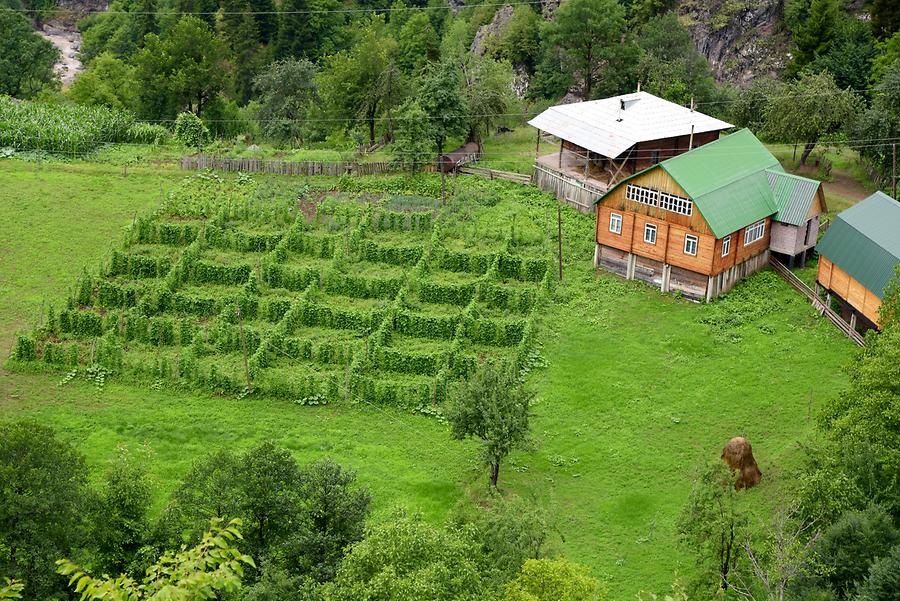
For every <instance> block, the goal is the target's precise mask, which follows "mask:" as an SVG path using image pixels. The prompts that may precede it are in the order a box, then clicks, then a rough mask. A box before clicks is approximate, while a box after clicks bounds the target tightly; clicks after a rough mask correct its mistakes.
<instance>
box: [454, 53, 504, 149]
mask: <svg viewBox="0 0 900 601" xmlns="http://www.w3.org/2000/svg"><path fill="white" fill-rule="evenodd" d="M463 72H464V81H463V98H464V99H465V106H466V108H467V110H468V115H469V124H468V128H469V132H468V135H467V139H468V140H474V141H476V142H478V143H479V146H480V144H481V141H482V140H483V139H484V138H485V137H488V136H490V135H491V134H493V132H494V126H495V124H496V123H497V122H498V121H501V120H503V118H504V116H506V115H509V114H510V113H512V112H513V110H512V109H513V107H514V106H515V100H516V99H515V94H514V93H513V91H512V84H513V78H514V74H513V71H512V67H511V66H510V64H509V63H505V62H499V61H495V60H493V59H490V58H484V57H478V56H475V55H472V56H470V57H468V59H467V61H466V65H465V67H464V69H463Z"/></svg>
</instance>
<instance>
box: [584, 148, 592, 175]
mask: <svg viewBox="0 0 900 601" xmlns="http://www.w3.org/2000/svg"><path fill="white" fill-rule="evenodd" d="M590 169H591V151H590V150H588V149H587V148H585V149H584V179H587V176H588V172H589V171H590Z"/></svg>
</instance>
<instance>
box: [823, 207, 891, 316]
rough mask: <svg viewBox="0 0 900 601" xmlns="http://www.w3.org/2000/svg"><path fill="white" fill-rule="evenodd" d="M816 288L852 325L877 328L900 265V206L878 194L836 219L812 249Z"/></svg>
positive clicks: (842, 213)
mask: <svg viewBox="0 0 900 601" xmlns="http://www.w3.org/2000/svg"><path fill="white" fill-rule="evenodd" d="M816 250H817V251H818V253H819V268H818V272H817V273H816V285H817V288H819V289H824V291H825V293H826V295H827V297H828V298H829V300H830V298H831V297H835V298H836V299H837V300H838V302H839V303H840V305H841V309H842V313H843V316H844V319H846V320H847V321H849V322H850V325H852V326H853V327H857V325H861V326H864V327H867V328H877V327H878V310H879V308H880V307H881V300H882V299H883V298H884V290H885V288H886V287H887V285H888V283H889V282H890V281H891V278H892V277H893V276H894V273H895V270H896V268H897V265H898V264H900V203H898V202H897V201H896V200H894V199H892V198H891V197H890V196H888V195H887V194H883V193H882V192H876V193H875V194H872V195H871V196H869V197H868V198H866V199H865V200H863V201H862V202H860V203H858V204H856V205H854V206H852V207H850V208H849V209H847V210H846V211H843V212H841V213H840V214H838V216H837V217H835V218H834V222H833V223H832V224H831V226H830V227H829V228H828V231H826V232H825V233H824V234H823V235H822V239H821V240H820V241H819V244H818V246H817V248H816Z"/></svg>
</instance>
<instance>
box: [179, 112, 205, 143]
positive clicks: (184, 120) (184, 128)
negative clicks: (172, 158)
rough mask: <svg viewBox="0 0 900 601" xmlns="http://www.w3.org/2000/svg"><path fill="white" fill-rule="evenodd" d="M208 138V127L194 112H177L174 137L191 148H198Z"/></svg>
mask: <svg viewBox="0 0 900 601" xmlns="http://www.w3.org/2000/svg"><path fill="white" fill-rule="evenodd" d="M208 138H209V129H207V127H206V125H205V124H204V123H203V121H201V120H200V117H198V116H197V115H195V114H194V113H179V114H178V118H177V119H175V139H176V140H178V141H179V142H181V143H182V144H184V145H185V146H191V147H193V148H197V149H200V148H202V147H203V143H204V142H206V140H207V139H208Z"/></svg>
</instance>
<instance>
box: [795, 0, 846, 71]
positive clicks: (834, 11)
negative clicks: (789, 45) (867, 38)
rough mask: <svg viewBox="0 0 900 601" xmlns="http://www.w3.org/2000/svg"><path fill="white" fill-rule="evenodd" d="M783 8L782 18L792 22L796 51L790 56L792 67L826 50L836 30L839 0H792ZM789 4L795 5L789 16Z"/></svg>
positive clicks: (835, 35)
mask: <svg viewBox="0 0 900 601" xmlns="http://www.w3.org/2000/svg"><path fill="white" fill-rule="evenodd" d="M788 5H789V6H788V7H786V8H785V12H786V13H788V14H786V18H787V19H788V20H789V25H790V23H793V29H792V31H793V34H794V43H795V44H796V45H797V54H796V56H795V57H794V63H793V64H794V66H795V68H798V67H802V66H804V65H806V64H808V63H810V62H812V61H813V60H814V59H815V58H816V57H818V56H822V55H824V54H826V53H827V52H828V51H829V50H830V49H831V46H832V44H834V41H835V38H836V37H837V34H838V27H839V20H840V18H841V15H840V13H841V6H840V3H839V0H793V1H792V2H789V3H788ZM790 6H796V8H794V9H793V11H794V12H796V13H799V14H798V15H797V16H795V17H793V20H791V17H789V16H788V15H789V14H790V12H789V11H790Z"/></svg>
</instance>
